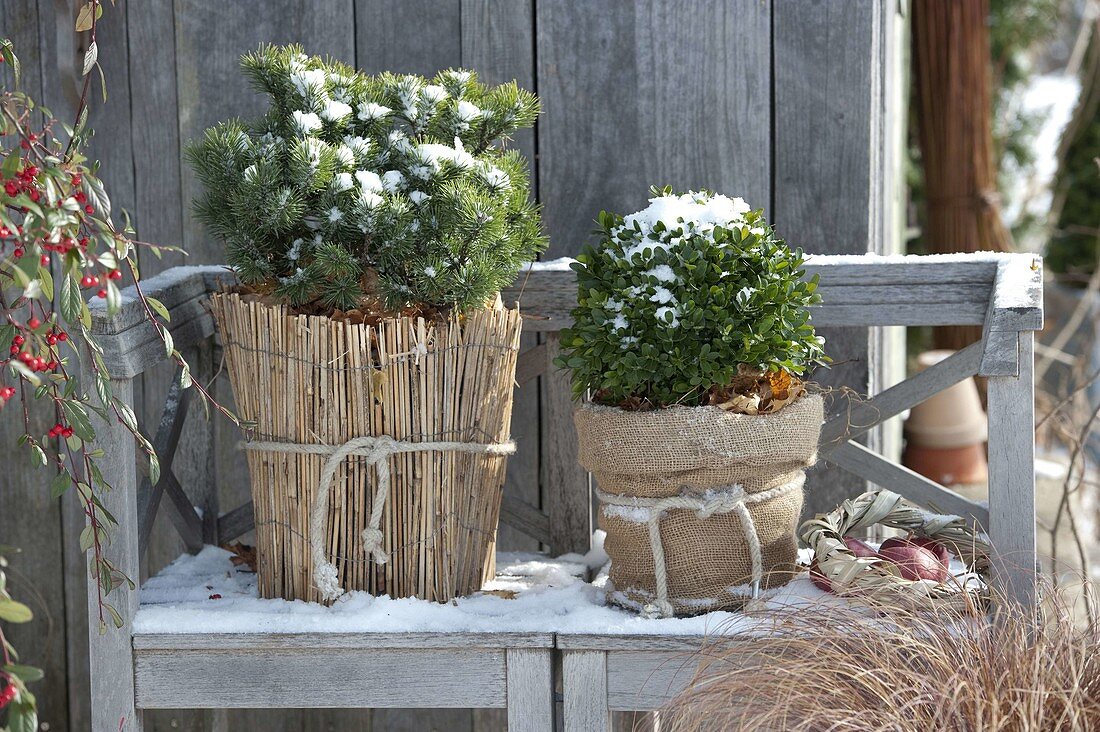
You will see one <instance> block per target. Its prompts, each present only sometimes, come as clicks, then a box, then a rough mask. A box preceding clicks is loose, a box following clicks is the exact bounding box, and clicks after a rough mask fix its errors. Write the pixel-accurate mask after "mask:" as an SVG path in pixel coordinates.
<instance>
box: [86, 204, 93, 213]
mask: <svg viewBox="0 0 1100 732" xmlns="http://www.w3.org/2000/svg"><path fill="white" fill-rule="evenodd" d="M84 213H89V214H90V213H95V209H94V208H92V204H90V203H89V204H88V205H87V206H85V207H84Z"/></svg>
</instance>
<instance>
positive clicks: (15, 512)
mask: <svg viewBox="0 0 1100 732" xmlns="http://www.w3.org/2000/svg"><path fill="white" fill-rule="evenodd" d="M40 15H41V16H42V19H43V20H44V21H45V22H46V23H52V22H53V16H52V13H51V11H50V8H49V6H48V5H45V4H42V3H37V2H34V1H33V0H14V1H13V2H3V3H0V29H2V30H0V35H3V36H4V37H6V38H10V39H11V41H12V43H13V45H14V48H15V53H16V55H17V56H18V57H19V59H20V61H21V62H22V65H23V73H22V78H21V84H20V88H21V89H22V90H23V91H25V92H27V93H28V94H30V95H31V96H33V97H34V98H35V99H39V98H41V95H42V78H43V71H45V73H46V74H49V75H50V76H51V78H52V77H53V76H55V75H56V68H55V67H53V66H52V65H50V64H48V63H47V59H46V58H45V57H44V54H43V53H42V48H43V46H42V44H41V43H40V42H39V38H38V30H39V20H40ZM49 60H50V61H52V58H51V59H49ZM44 65H45V69H44V68H43V66H44ZM13 81H14V80H13V79H12V75H11V69H10V65H9V64H0V84H2V85H3V88H5V89H12V88H13ZM9 147H10V146H9ZM2 345H3V346H4V348H5V353H6V352H7V351H6V349H7V346H8V345H9V344H8V343H4V344H2ZM3 381H4V385H5V386H7V385H8V384H10V383H11V382H10V380H8V379H7V378H6V376H5V378H4V379H3ZM29 406H30V409H29V412H30V419H31V430H32V432H33V433H34V434H36V435H38V436H40V437H41V436H42V435H44V434H46V432H47V431H48V430H49V427H50V425H52V424H53V422H54V414H53V409H52V407H50V406H48V405H47V404H45V403H39V402H33V403H32V404H30V405H29ZM17 409H19V407H18V404H17V403H16V402H15V401H12V402H11V403H10V404H9V406H8V408H7V410H6V412H7V413H6V414H3V413H0V465H3V466H5V467H6V469H5V470H4V477H3V478H2V479H0V485H2V487H0V544H4V545H6V546H9V547H14V549H15V551H11V550H9V551H6V556H7V559H8V561H9V562H10V564H9V565H8V569H7V575H8V582H9V585H10V589H11V592H12V594H13V595H15V596H16V597H17V598H18V599H19V600H21V601H22V602H25V603H27V604H28V605H29V606H30V608H31V610H32V611H33V612H34V620H33V621H31V622H30V623H24V624H18V625H17V624H6V625H5V626H4V632H5V634H6V635H7V638H8V640H9V641H11V643H12V644H13V645H14V646H15V647H16V648H17V649H19V651H20V652H21V653H22V654H23V658H24V659H26V661H27V662H28V663H32V664H33V665H35V666H38V667H39V668H41V669H42V670H43V672H44V673H45V678H44V679H43V680H42V681H40V682H37V683H35V684H33V685H32V686H31V690H32V691H33V692H34V694H35V696H36V697H37V698H38V707H39V709H38V712H39V719H40V721H41V722H43V723H45V724H46V725H49V726H51V727H53V728H54V729H67V728H68V726H69V724H70V710H69V695H68V688H69V685H68V683H67V676H68V674H69V672H70V665H69V661H68V658H67V654H66V641H67V637H68V635H69V630H70V629H75V630H76V631H77V633H78V635H79V637H80V638H82V639H83V638H85V637H86V631H85V627H86V626H85V625H84V624H83V623H80V621H79V619H76V620H74V621H71V622H70V621H69V618H68V616H69V615H70V614H71V613H69V612H67V611H68V607H67V602H66V594H65V590H66V583H67V582H72V583H74V584H77V598H76V599H78V600H79V605H80V606H81V607H82V606H83V605H84V590H83V588H82V587H80V586H79V584H78V583H79V581H80V580H81V578H82V576H83V572H66V571H65V570H66V562H65V560H66V552H65V551H64V550H65V549H67V548H68V546H69V545H68V544H67V542H68V536H67V535H64V534H63V524H62V508H61V504H60V503H59V502H58V501H56V500H52V499H51V498H50V495H49V490H48V484H49V475H48V474H47V473H46V472H45V470H41V469H40V470H33V469H32V468H31V464H32V461H31V455H30V450H29V448H28V447H27V446H25V445H18V444H16V440H17V439H18V437H19V435H21V434H22V433H23V420H22V415H17V413H16V410H17ZM74 538H75V535H74ZM74 550H75V546H74ZM85 678H86V677H85ZM81 690H82V691H86V690H87V687H86V686H85V687H83V689H81ZM78 701H81V700H78ZM82 706H83V707H84V708H86V707H87V703H86V702H85V703H83V705H82Z"/></svg>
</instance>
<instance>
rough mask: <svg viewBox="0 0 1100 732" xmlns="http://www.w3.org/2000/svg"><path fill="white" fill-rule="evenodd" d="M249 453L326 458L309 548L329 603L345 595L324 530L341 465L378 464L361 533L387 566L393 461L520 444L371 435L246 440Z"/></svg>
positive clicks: (497, 451)
mask: <svg viewBox="0 0 1100 732" xmlns="http://www.w3.org/2000/svg"><path fill="white" fill-rule="evenodd" d="M244 447H245V449H246V450H261V451H264V452H283V453H291V454H295V455H327V456H328V457H327V458H326V459H325V464H324V467H323V469H322V471H321V480H320V481H319V482H318V483H317V496H316V497H315V498H314V500H313V508H312V510H311V511H310V515H309V548H310V553H311V555H312V557H313V578H314V579H313V582H314V584H315V585H316V586H317V589H318V590H320V591H321V596H322V597H323V598H324V599H326V600H335V599H336V598H338V597H340V595H342V594H344V589H343V588H342V587H341V586H340V580H339V575H338V572H337V570H336V565H334V564H333V563H332V562H330V561H329V560H328V559H327V558H325V549H324V543H323V542H322V537H323V535H324V530H325V516H326V515H327V514H328V505H329V490H330V489H331V487H332V483H333V480H334V479H335V477H336V469H337V468H338V467H339V466H340V463H342V462H344V460H346V459H348V458H349V457H351V456H352V455H357V456H362V457H363V458H365V462H366V464H367V466H368V467H369V466H374V468H375V470H376V471H377V473H378V488H377V489H376V490H375V493H374V500H373V501H372V502H371V512H370V520H369V522H368V523H367V528H365V529H364V530H363V534H362V536H363V549H364V551H365V552H366V554H367V556H368V557H373V558H374V561H375V562H377V563H378V564H385V563H386V562H387V561H388V560H389V557H388V556H387V555H386V552H385V551H384V550H383V549H382V538H383V537H382V530H381V529H380V528H379V526H381V524H382V509H383V508H385V505H386V499H387V498H388V497H389V492H390V463H389V457H390V456H391V455H397V454H400V453H406V452H429V451H437V452H464V453H471V454H481V455H511V454H512V453H514V452H515V451H516V443H514V442H512V441H511V440H509V441H507V442H499V443H489V444H485V443H480V442H450V441H444V442H406V441H404V440H395V439H393V438H392V437H390V436H389V435H379V436H377V437H373V436H370V435H367V436H363V437H353V438H351V439H350V440H348V441H347V442H345V443H344V444H343V445H335V446H334V445H315V444H314V445H306V444H301V443H295V442H259V441H258V442H246V443H244Z"/></svg>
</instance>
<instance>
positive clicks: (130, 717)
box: [88, 379, 142, 732]
mask: <svg viewBox="0 0 1100 732" xmlns="http://www.w3.org/2000/svg"><path fill="white" fill-rule="evenodd" d="M111 388H112V390H113V391H114V394H115V396H117V397H118V398H119V399H120V400H122V401H123V402H124V403H126V404H129V405H131V406H132V405H133V402H134V384H133V381H131V380H130V379H113V380H112V381H111ZM95 424H96V445H97V447H99V448H101V449H102V450H103V453H104V456H103V457H102V458H100V459H99V468H100V470H101V471H102V472H103V478H104V480H106V481H107V483H108V484H109V485H110V486H111V490H110V491H107V492H104V493H101V494H100V499H101V500H102V501H103V506H104V507H105V508H106V509H107V510H108V511H110V512H111V513H112V514H113V515H114V517H115V518H116V519H117V520H118V526H117V527H116V528H115V529H114V531H113V535H112V537H111V543H110V544H109V545H107V546H105V547H104V548H103V553H104V555H105V556H106V557H107V558H108V559H109V560H110V561H111V562H112V563H114V565H115V566H116V567H117V568H118V570H119V571H120V572H124V573H125V574H126V575H127V576H128V577H130V578H131V579H133V580H134V581H135V582H136V581H137V580H138V573H139V571H140V568H139V565H138V534H137V527H138V522H137V471H136V470H135V460H136V454H135V450H136V446H135V444H134V437H133V435H131V434H130V432H129V431H128V430H127V429H126V427H124V426H123V425H122V424H120V423H119V422H118V421H117V420H115V419H114V418H113V417H112V419H111V420H110V421H108V422H103V421H102V420H99V419H98V418H96V423H95ZM97 588H98V583H97V582H96V580H95V579H94V578H93V579H91V580H89V581H88V656H89V658H88V661H89V667H90V671H91V693H92V732H141V729H142V723H141V713H140V712H139V711H138V710H137V709H136V708H135V707H134V657H133V648H132V645H131V643H132V623H133V619H134V613H136V612H137V609H138V591H137V590H133V591H131V590H129V589H127V588H126V587H121V588H119V589H118V590H116V591H115V593H114V594H112V595H111V596H110V597H109V598H107V600H108V601H109V602H110V603H111V604H112V605H114V607H115V609H116V610H118V613H119V615H121V616H122V627H121V628H115V626H114V623H112V622H111V618H110V616H108V615H107V614H106V613H104V614H103V620H102V622H101V620H100V608H99V594H98V591H97Z"/></svg>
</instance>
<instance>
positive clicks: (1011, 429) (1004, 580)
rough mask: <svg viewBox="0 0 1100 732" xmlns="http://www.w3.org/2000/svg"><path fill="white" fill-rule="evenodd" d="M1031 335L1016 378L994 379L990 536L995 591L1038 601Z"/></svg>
mask: <svg viewBox="0 0 1100 732" xmlns="http://www.w3.org/2000/svg"><path fill="white" fill-rule="evenodd" d="M1034 342H1035V335H1034V334H1033V333H1031V332H1029V331H1024V332H1021V333H1020V334H1019V375H1018V376H992V377H990V379H989V385H988V391H987V395H988V413H989V523H988V524H987V525H988V528H989V538H990V542H991V543H992V544H993V548H994V550H995V552H996V560H995V563H994V570H995V578H996V581H997V584H998V586H999V589H1000V590H1001V591H1003V592H1004V593H1005V595H1006V596H1007V597H1008V598H1010V599H1012V600H1015V601H1017V602H1020V603H1023V604H1026V605H1034V604H1035V602H1036V585H1035V581H1036V570H1035V562H1036V554H1035V552H1036V544H1035V384H1034V369H1035V363H1034V352H1033V348H1034Z"/></svg>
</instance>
